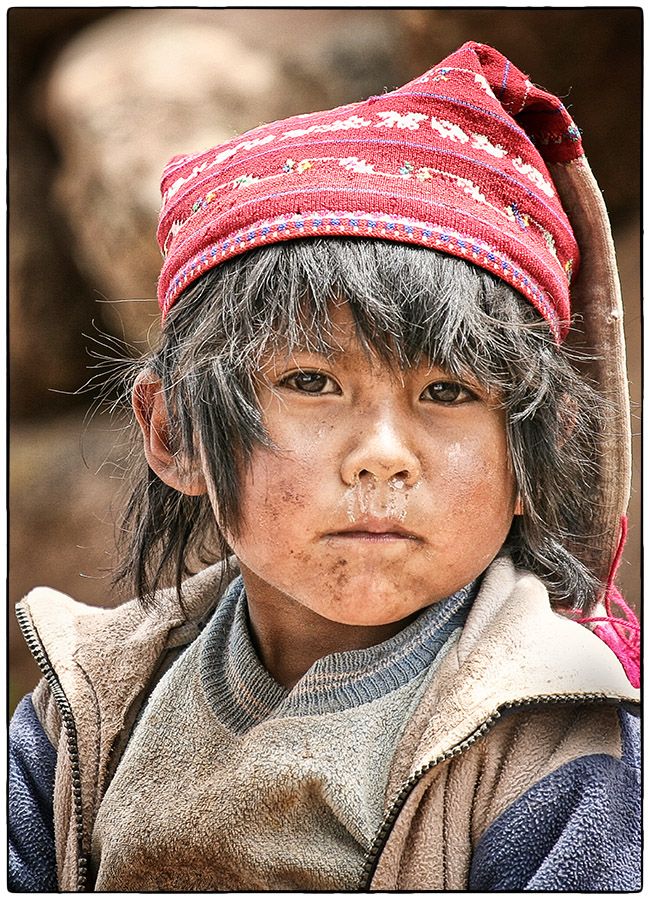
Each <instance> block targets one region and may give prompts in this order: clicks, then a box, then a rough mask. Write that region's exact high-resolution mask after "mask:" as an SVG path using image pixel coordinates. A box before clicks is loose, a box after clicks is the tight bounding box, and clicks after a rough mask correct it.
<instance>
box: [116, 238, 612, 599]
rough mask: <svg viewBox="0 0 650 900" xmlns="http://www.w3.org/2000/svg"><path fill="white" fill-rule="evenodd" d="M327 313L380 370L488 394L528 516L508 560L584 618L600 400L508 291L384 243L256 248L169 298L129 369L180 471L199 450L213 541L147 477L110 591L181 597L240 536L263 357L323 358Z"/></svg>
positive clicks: (194, 508) (200, 506)
mask: <svg viewBox="0 0 650 900" xmlns="http://www.w3.org/2000/svg"><path fill="white" fill-rule="evenodd" d="M339 304H347V305H348V307H349V310H350V312H351V314H352V317H353V321H354V324H355V329H356V334H357V337H358V340H359V342H360V344H361V346H362V347H363V348H365V350H366V351H367V352H368V353H371V354H374V355H376V356H378V357H379V358H380V359H381V360H383V361H384V362H385V363H387V364H389V365H390V366H396V367H401V368H404V367H408V366H410V365H415V364H418V363H419V362H422V361H426V362H429V363H432V364H434V365H436V366H439V367H440V368H442V369H444V370H445V371H447V372H448V373H449V374H451V375H456V376H463V375H468V374H471V376H472V377H473V379H474V380H476V381H477V382H478V383H479V384H480V385H482V386H483V387H485V388H486V389H487V390H488V391H489V392H490V393H492V395H493V396H497V397H498V398H499V402H500V403H501V404H502V405H503V407H504V409H505V412H506V421H507V433H508V441H509V452H510V464H511V466H512V469H513V472H514V474H515V478H516V481H517V485H518V488H519V491H520V495H521V498H522V502H523V505H524V508H525V515H524V516H521V517H517V518H516V519H515V522H514V524H513V528H512V532H511V535H510V537H509V540H508V549H509V552H510V553H511V554H512V556H513V559H514V560H515V562H516V564H517V565H521V566H523V567H526V568H528V569H530V570H531V571H533V572H535V573H536V574H537V575H538V576H539V577H540V578H542V579H543V580H544V581H545V582H546V584H547V586H548V587H549V591H550V593H551V596H552V598H553V600H554V602H556V603H560V602H562V603H568V604H570V605H576V606H579V607H581V608H583V609H588V608H589V607H590V606H591V605H592V604H593V602H594V599H595V596H596V593H597V590H598V585H597V584H596V580H595V577H594V576H593V575H592V574H591V566H592V560H589V559H587V558H586V557H585V554H584V553H583V552H582V548H583V547H584V546H585V545H586V543H588V542H586V541H585V536H586V535H587V534H588V533H589V528H590V521H589V520H590V514H589V509H590V508H591V503H592V495H593V490H592V488H593V485H594V483H595V480H597V478H598V477H599V476H598V435H599V432H600V428H601V426H600V422H601V420H602V416H603V415H604V413H603V402H602V400H601V398H600V397H599V396H598V395H597V394H596V393H595V392H594V391H593V390H592V389H591V388H590V387H588V385H586V384H585V383H584V382H583V381H582V380H581V379H580V377H579V376H578V374H577V373H576V371H575V370H574V369H573V368H572V366H571V364H570V361H569V360H568V358H567V356H566V354H565V352H564V351H563V350H561V349H560V348H558V347H557V346H556V344H555V342H554V340H553V338H552V336H551V334H550V330H549V328H548V326H547V324H546V323H545V322H544V321H543V320H542V319H541V317H540V316H539V314H538V313H537V312H536V311H535V310H534V309H533V308H532V306H531V305H530V303H528V302H527V301H526V300H525V299H524V298H523V297H522V296H521V295H519V294H518V293H517V292H516V291H515V290H514V289H513V288H511V287H510V286H509V285H507V284H506V283H505V282H502V281H500V280H499V279H497V278H496V277H495V276H493V275H491V274H490V273H488V272H485V271H483V270H482V269H479V268H477V267H476V266H474V265H472V264H471V263H468V262H466V261H464V260H462V259H457V258H455V257H451V256H447V255H445V254H441V253H438V252H436V251H432V250H427V249H425V248H422V247H415V246H408V245H404V244H397V243H393V242H390V241H381V240H364V239H358V240H356V239H338V238H337V239H324V238H314V239H305V240H301V241H289V242H286V243H283V244H275V245H272V246H269V247H265V248H260V249H257V250H253V251H250V252H249V253H247V254H244V255H242V256H240V257H237V258H234V259H232V260H229V261H228V262H226V263H224V264H222V265H221V266H219V267H217V268H215V269H214V270H212V271H209V272H207V273H206V274H205V275H203V276H202V277H201V278H200V279H199V280H198V281H197V282H196V283H195V284H194V285H192V286H191V287H190V288H188V289H187V290H186V291H185V293H184V294H183V295H182V296H181V297H180V298H179V300H178V301H177V304H176V305H175V306H174V307H173V308H172V310H171V311H170V313H169V315H168V317H167V320H166V322H165V327H164V329H163V333H162V335H161V340H160V346H159V348H158V349H157V350H156V351H155V352H154V353H152V354H151V355H150V357H149V358H148V359H145V360H143V361H142V367H143V368H148V369H150V370H152V371H153V372H154V373H155V374H156V375H157V377H158V378H159V379H160V381H161V383H162V387H163V392H164V396H165V400H166V404H167V410H168V414H169V418H170V423H171V426H172V435H171V436H172V440H173V441H174V445H175V446H174V449H175V450H176V452H177V453H178V454H179V455H180V457H181V458H184V459H188V460H190V459H192V458H194V457H195V456H196V454H197V453H198V449H197V448H198V447H199V446H200V447H201V453H202V461H203V464H204V467H205V468H206V469H207V473H208V478H209V480H210V481H211V485H210V486H211V490H212V494H213V497H215V498H216V502H217V505H218V509H219V520H220V525H221V530H220V529H219V528H218V527H217V526H216V524H215V522H214V515H213V513H212V509H211V506H210V504H209V502H208V500H207V498H206V497H182V498H181V497H179V495H178V494H177V492H176V491H174V490H173V489H171V488H169V487H167V486H166V485H164V484H163V483H162V482H161V481H159V480H158V479H157V478H156V477H155V476H154V475H153V473H151V472H148V473H146V477H141V478H140V479H139V481H136V483H135V487H134V489H133V493H132V495H131V500H130V503H129V506H128V508H127V513H126V515H125V518H124V523H123V531H122V533H123V535H124V556H123V562H122V565H121V567H120V568H119V570H118V572H117V580H118V581H121V580H126V581H130V582H131V583H133V584H134V585H135V588H136V591H137V593H138V595H139V596H140V597H141V598H143V601H144V602H147V601H148V600H150V599H151V598H152V596H153V592H154V591H155V589H156V588H157V587H158V586H159V585H160V584H162V583H164V582H165V581H166V580H167V581H169V579H170V577H171V578H172V580H173V581H174V582H175V583H176V586H177V588H178V589H179V590H180V583H181V580H182V577H183V576H184V575H185V574H186V573H187V572H189V571H190V570H191V568H192V563H191V560H192V559H200V560H202V561H211V560H214V559H216V558H219V557H222V556H224V555H225V554H227V552H228V547H227V545H226V542H225V540H224V538H223V536H222V534H223V532H224V531H226V532H228V533H230V534H234V535H237V534H238V533H239V530H240V528H241V527H242V515H241V509H240V503H239V485H240V482H241V477H242V474H243V473H244V472H245V470H246V466H247V464H248V461H249V460H250V458H251V455H252V454H253V452H254V451H255V448H256V447H257V446H260V445H263V446H266V447H269V448H270V449H273V448H272V447H270V442H269V439H268V437H267V435H266V431H265V428H264V422H263V420H262V415H261V412H260V409H259V406H258V402H257V396H256V389H255V386H256V379H257V375H258V372H259V370H260V367H261V365H262V364H263V363H264V360H265V358H267V357H268V355H269V354H273V353H282V354H287V353H291V352H293V351H295V350H298V349H300V350H304V349H307V350H312V351H316V352H319V353H324V354H326V355H327V354H331V353H336V352H337V351H338V350H339V349H340V347H339V344H338V341H337V332H336V327H335V323H334V322H333V318H332V312H333V310H334V308H335V307H336V306H337V305H339ZM126 394H128V395H129V396H130V385H128V386H127V390H125V395H126ZM567 402H569V403H570V407H571V411H572V418H571V428H570V429H569V430H568V431H567V429H566V418H567V417H566V409H567ZM459 552H462V548H459Z"/></svg>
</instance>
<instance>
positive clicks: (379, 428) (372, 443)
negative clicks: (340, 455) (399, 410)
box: [341, 419, 421, 487]
mask: <svg viewBox="0 0 650 900" xmlns="http://www.w3.org/2000/svg"><path fill="white" fill-rule="evenodd" d="M420 475H421V464H420V460H419V458H418V456H417V454H416V453H415V451H414V450H413V449H412V448H411V446H410V445H409V441H408V439H407V437H406V436H405V435H404V434H402V433H401V432H400V430H399V429H398V428H397V427H396V424H395V423H393V422H389V421H386V420H385V419H384V420H383V421H381V422H378V423H376V424H375V425H374V427H370V428H368V429H365V430H364V431H363V432H362V434H361V435H360V437H359V439H358V440H357V441H356V443H355V445H354V447H353V448H352V449H351V450H350V451H349V452H348V453H347V454H346V456H345V458H344V460H343V463H342V465H341V477H342V479H343V481H344V482H345V483H346V484H355V483H356V482H358V481H362V482H363V481H364V480H366V479H372V480H377V481H383V482H389V481H396V482H397V481H402V482H403V483H404V485H405V486H407V487H409V486H412V485H414V484H415V483H416V482H417V481H419V479H420Z"/></svg>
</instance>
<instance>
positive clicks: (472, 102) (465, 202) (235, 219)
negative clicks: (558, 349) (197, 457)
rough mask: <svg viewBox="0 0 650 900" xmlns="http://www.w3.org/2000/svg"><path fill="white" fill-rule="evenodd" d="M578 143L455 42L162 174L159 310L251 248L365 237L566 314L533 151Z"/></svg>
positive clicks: (572, 267) (570, 249) (547, 158)
mask: <svg viewBox="0 0 650 900" xmlns="http://www.w3.org/2000/svg"><path fill="white" fill-rule="evenodd" d="M582 156H583V151H582V145H581V141H580V134H579V132H578V129H577V128H576V126H575V125H574V123H573V121H572V119H571V117H570V116H569V114H568V112H567V111H566V109H565V108H564V106H563V105H562V103H561V102H560V100H559V99H558V98H557V97H554V96H553V95H551V94H548V93H546V92H545V91H543V90H541V89H540V88H537V87H535V86H534V85H532V84H531V83H530V81H529V80H528V79H527V77H526V76H525V75H524V74H522V72H520V71H519V70H518V69H517V68H515V67H514V66H513V65H512V64H511V63H510V62H509V61H508V60H507V59H506V58H505V57H504V56H502V55H501V54H500V53H499V52H498V51H496V50H494V49H493V48H491V47H488V46H486V45H484V44H476V43H467V44H465V45H463V46H462V47H461V48H460V49H459V50H458V51H456V52H455V53H453V54H452V55H451V56H449V57H447V59H445V60H444V61H443V62H441V63H440V64H439V65H437V66H435V67H434V68H433V69H431V70H429V71H428V72H426V73H425V74H424V75H422V76H421V77H420V78H416V79H415V80H414V81H411V82H409V83H408V84H407V85H405V86H404V87H402V88H400V89H399V90H396V91H392V92H391V93H386V94H383V95H381V96H378V97H370V98H369V99H368V100H366V101H363V102H361V103H354V104H350V105H348V106H343V107H339V108H338V109H334V110H329V111H327V112H317V113H310V114H308V115H305V116H294V117H293V118H291V119H285V120H284V121H281V122H274V123H273V124H271V125H263V126H261V127H260V128H255V129H253V130H252V131H249V132H247V133H246V134H245V135H243V136H241V137H238V138H235V139H233V140H232V141H229V142H227V143H225V144H221V145H219V146H218V147H216V148H212V149H211V150H207V151H205V152H202V153H197V154H192V155H190V156H179V157H175V158H174V159H173V160H171V162H170V163H169V164H168V165H167V167H166V169H165V172H164V174H163V180H162V194H163V206H162V210H161V215H160V223H159V228H158V241H159V244H160V247H161V249H162V251H163V254H164V255H165V262H164V265H163V268H162V272H161V275H160V280H159V285H158V296H159V302H160V305H161V308H162V311H163V316H164V315H166V313H167V312H168V311H169V309H170V307H171V306H172V305H173V304H174V302H175V301H176V300H177V299H178V296H179V294H180V293H181V292H182V291H183V290H185V288H187V287H188V285H190V284H191V283H192V282H193V281H194V280H196V279H197V278H198V277H199V276H200V275H201V274H202V273H203V272H205V271H206V270H208V269H211V268H213V267H214V266H217V265H219V263H221V262H223V261H225V260H226V259H229V258H230V257H233V256H236V255H238V254H240V253H243V252H245V251H247V250H250V249H252V248H254V247H259V246H263V245H266V244H272V243H277V242H279V241H285V240H291V239H295V238H302V237H309V236H316V235H319V236H332V237H333V236H353V237H375V238H380V239H385V240H392V241H398V242H401V243H407V244H418V245H421V246H425V247H430V248H433V249H436V250H441V251H443V252H446V253H449V254H452V255H454V256H460V257H463V258H465V259H468V260H470V261H471V262H473V263H475V264H476V265H478V266H481V267H482V268H485V269H487V270H489V271H491V272H493V273H494V274H496V275H498V276H499V277H500V278H502V279H503V280H504V281H507V282H508V283H509V284H511V285H512V286H513V287H515V288H516V289H517V290H519V291H520V292H521V293H522V294H524V296H526V297H527V298H528V299H529V300H530V301H531V302H532V303H533V304H534V305H535V307H536V308H537V309H538V310H539V312H540V313H541V314H542V316H544V318H545V319H546V320H547V321H548V323H549V325H550V327H551V330H552V332H553V334H554V335H555V337H556V339H560V338H561V337H563V336H564V335H565V334H566V331H567V329H568V324H569V316H570V309H569V283H570V280H571V277H572V275H573V274H575V272H576V269H577V264H578V259H579V253H578V247H577V244H576V240H575V238H574V235H573V231H572V228H571V225H570V224H569V221H568V219H567V216H566V214H565V211H564V209H563V207H562V203H561V202H560V199H559V198H558V194H557V190H556V187H555V185H554V182H553V178H552V177H551V175H550V174H549V171H548V168H547V163H548V164H552V163H566V162H569V161H572V160H576V159H578V158H579V157H582Z"/></svg>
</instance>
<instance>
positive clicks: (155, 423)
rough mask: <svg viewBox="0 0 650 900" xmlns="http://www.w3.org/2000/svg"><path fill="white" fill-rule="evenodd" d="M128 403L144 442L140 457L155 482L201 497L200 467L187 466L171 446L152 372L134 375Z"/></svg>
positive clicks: (162, 402) (158, 386)
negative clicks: (144, 457) (134, 379)
mask: <svg viewBox="0 0 650 900" xmlns="http://www.w3.org/2000/svg"><path fill="white" fill-rule="evenodd" d="M131 401H132V404H133V411H134V413H135V417H136V419H137V420H138V425H139V426H140V430H141V431H142V435H143V438H144V454H145V456H146V458H147V462H148V463H149V466H150V467H151V468H152V469H153V471H154V472H155V473H156V475H157V476H158V478H160V480H161V481H164V482H165V484H167V485H169V487H172V488H174V489H175V490H177V491H180V492H181V493H182V494H190V495H192V496H199V495H200V494H205V493H206V492H207V487H206V483H205V478H204V476H203V472H202V471H201V468H200V466H199V465H195V464H190V465H187V461H186V460H184V459H183V458H182V457H181V456H180V455H179V454H178V453H174V450H173V448H172V446H171V440H170V427H169V416H168V415H167V407H166V405H165V398H164V396H163V391H162V385H161V383H160V380H159V379H158V378H156V376H155V375H154V374H153V372H151V371H147V370H145V371H144V372H141V373H140V374H139V375H138V377H137V379H136V381H135V384H134V386H133V394H132V398H131Z"/></svg>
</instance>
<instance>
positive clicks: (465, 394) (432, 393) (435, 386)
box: [422, 381, 476, 406]
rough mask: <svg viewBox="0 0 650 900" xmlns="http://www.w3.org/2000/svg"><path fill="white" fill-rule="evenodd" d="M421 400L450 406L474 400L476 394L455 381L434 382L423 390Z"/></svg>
mask: <svg viewBox="0 0 650 900" xmlns="http://www.w3.org/2000/svg"><path fill="white" fill-rule="evenodd" d="M422 399H423V400H433V401H434V402H435V403H444V404H446V405H448V406H452V405H455V404H459V403H467V402H468V401H469V400H476V394H474V393H473V392H472V391H470V389H469V388H467V387H465V385H463V384H459V383H458V382H457V381H434V382H433V383H432V384H430V385H428V386H427V387H426V388H425V389H424V391H423V393H422Z"/></svg>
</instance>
